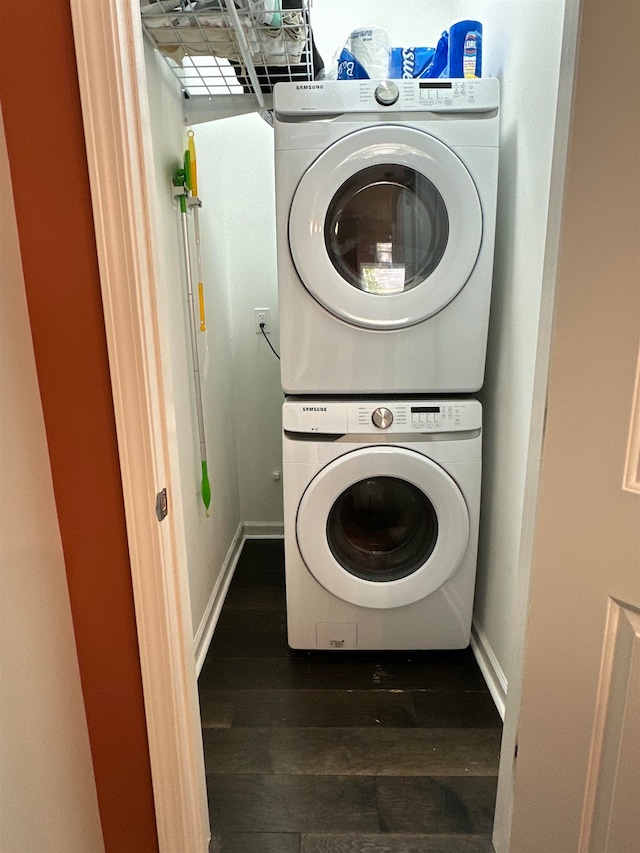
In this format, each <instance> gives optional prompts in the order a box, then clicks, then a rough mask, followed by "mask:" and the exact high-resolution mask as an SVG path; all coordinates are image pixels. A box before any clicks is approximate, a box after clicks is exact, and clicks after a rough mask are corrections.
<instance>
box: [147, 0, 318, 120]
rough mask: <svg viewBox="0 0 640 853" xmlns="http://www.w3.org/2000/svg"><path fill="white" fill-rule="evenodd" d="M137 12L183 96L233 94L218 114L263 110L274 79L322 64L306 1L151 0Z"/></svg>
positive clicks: (301, 74)
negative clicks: (314, 40) (316, 48)
mask: <svg viewBox="0 0 640 853" xmlns="http://www.w3.org/2000/svg"><path fill="white" fill-rule="evenodd" d="M281 5H282V6H285V7H292V8H284V9H281V8H280V6H281ZM141 11H142V26H143V30H144V32H145V34H146V35H147V37H148V38H149V39H150V40H151V42H152V44H153V45H154V47H155V48H156V49H157V50H158V51H159V52H160V53H161V54H162V55H163V56H164V58H165V60H166V61H167V64H168V65H169V67H170V68H171V70H172V72H173V73H174V75H175V76H176V78H177V79H178V81H179V83H180V85H181V86H182V88H183V90H184V93H185V96H186V97H187V98H189V99H198V98H199V97H201V96H204V97H205V98H207V99H211V98H212V97H217V96H225V97H227V98H228V97H229V96H233V97H232V99H231V100H232V101H233V105H231V102H229V104H227V106H226V107H224V106H222V112H223V113H224V114H225V115H229V114H235V113H239V112H247V111H252V110H254V109H257V110H262V109H267V108H269V107H270V106H271V98H270V95H271V93H272V91H273V87H274V85H275V84H276V83H277V82H279V81H282V80H285V81H293V82H295V81H307V80H313V79H314V77H315V74H316V73H317V72H318V71H319V70H320V68H321V67H322V60H320V58H319V57H318V55H317V53H316V51H315V47H314V46H313V40H312V36H311V28H310V25H309V0H288V2H287V0H284V2H282V4H281V3H280V2H279V1H278V2H274V0H195V2H188V0H182V2H181V3H180V2H179V0H156V2H149V3H147V5H143V6H142V9H141ZM318 66H319V67H318ZM243 96H245V97H243ZM246 96H249V98H248V99H247V97H246ZM245 102H247V103H246V104H245ZM210 103H211V102H210V101H209V104H210ZM218 106H219V107H220V106H221V105H220V104H218ZM214 109H215V107H214ZM200 120H203V119H200Z"/></svg>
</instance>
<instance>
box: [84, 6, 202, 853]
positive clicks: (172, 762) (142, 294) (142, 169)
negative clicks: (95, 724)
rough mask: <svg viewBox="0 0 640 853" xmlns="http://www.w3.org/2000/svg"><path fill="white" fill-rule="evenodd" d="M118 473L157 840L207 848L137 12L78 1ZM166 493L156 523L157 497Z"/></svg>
mask: <svg viewBox="0 0 640 853" xmlns="http://www.w3.org/2000/svg"><path fill="white" fill-rule="evenodd" d="M70 7H71V14H72V20H73V29H74V37H75V42H76V60H77V66H78V79H79V84H80V94H81V101H82V112H83V119H84V128H85V143H86V148H87V160H88V164H89V177H90V183H91V195H92V205H93V214H94V226H95V234H96V246H97V252H98V263H99V269H100V279H101V288H102V299H103V306H104V316H105V326H106V334H107V346H108V352H109V364H110V370H111V384H112V390H113V400H114V411H115V419H116V429H117V436H118V447H119V454H120V468H121V473H122V483H123V493H124V504H125V515H126V523H127V535H128V540H129V550H130V561H131V575H132V581H133V593H134V604H135V612H136V622H137V629H138V643H139V648H140V667H141V674H142V685H143V692H144V702H145V713H146V718H147V729H148V735H149V755H150V763H151V775H152V782H153V794H154V801H155V811H156V823H157V830H158V840H159V846H160V851H162V853H173V851H176V850H185V851H186V850H189V851H194V853H196V851H202V853H205V851H207V850H208V846H209V836H210V831H209V814H208V806H207V791H206V780H205V772H204V754H203V748H202V733H201V728H200V712H199V705H198V694H197V676H196V664H195V659H194V653H193V636H192V627H191V624H192V623H191V609H190V603H189V589H188V578H187V570H186V556H185V543H184V534H183V532H182V517H181V511H180V508H179V506H178V505H177V503H176V505H175V506H174V505H173V504H172V501H171V495H172V493H173V489H172V471H174V470H176V464H175V460H176V455H177V448H176V447H175V443H172V441H171V439H170V430H169V425H170V423H171V418H172V414H171V411H170V408H169V406H168V402H167V400H166V398H165V388H166V387H168V386H167V385H165V383H168V381H169V380H168V375H169V374H168V370H167V369H166V367H165V366H164V365H163V361H162V351H161V339H160V334H159V322H158V312H157V305H156V302H155V279H156V275H155V271H156V269H157V260H156V258H155V255H154V246H153V241H152V238H151V235H152V234H153V233H154V232H155V227H154V225H155V223H154V218H153V190H152V187H153V183H152V179H151V163H152V147H151V138H150V122H149V120H148V116H147V112H146V93H144V91H143V86H142V83H141V79H143V78H141V69H143V68H144V54H143V44H142V34H141V28H140V23H139V15H140V9H139V5H138V3H137V2H130V0H104V2H95V0H70ZM163 488H166V489H167V494H168V497H169V506H168V509H169V511H168V514H167V515H166V517H165V518H164V519H163V520H162V521H161V522H160V521H159V517H158V516H157V515H156V496H157V495H158V493H160V492H161V490H162V489H163Z"/></svg>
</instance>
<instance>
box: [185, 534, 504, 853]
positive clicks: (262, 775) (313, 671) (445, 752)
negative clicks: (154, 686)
mask: <svg viewBox="0 0 640 853" xmlns="http://www.w3.org/2000/svg"><path fill="white" fill-rule="evenodd" d="M199 689H200V705H201V714H202V730H203V739H204V748H205V762H206V770H207V786H208V794H209V811H210V815H211V826H212V831H213V833H214V835H213V839H212V842H211V847H210V851H211V853H214V851H215V853H488V851H491V849H492V847H491V842H490V836H491V828H492V824H493V808H494V802H495V793H496V781H497V773H498V753H499V748H500V736H501V722H500V717H499V716H498V713H497V712H496V709H495V707H494V705H493V702H492V700H491V697H490V695H489V692H488V690H487V688H486V685H485V683H484V680H483V678H482V676H481V674H480V671H479V670H478V667H477V664H476V662H475V659H474V657H473V654H472V653H471V651H470V650H468V649H467V650H464V651H461V652H360V653H353V652H347V653H340V652H292V651H291V650H290V649H289V648H288V646H287V642H286V627H285V600H284V558H283V543H282V541H281V540H277V539H263V540H249V541H247V542H246V543H245V546H244V549H243V552H242V555H241V558H240V562H239V564H238V568H237V570H236V573H235V576H234V578H233V581H232V583H231V587H230V589H229V593H228V596H227V599H226V601H225V603H224V606H223V609H222V613H221V615H220V619H219V621H218V625H217V628H216V633H215V636H214V639H213V642H212V644H211V648H210V650H209V653H208V655H207V659H206V661H205V663H204V666H203V669H202V673H201V675H200V681H199Z"/></svg>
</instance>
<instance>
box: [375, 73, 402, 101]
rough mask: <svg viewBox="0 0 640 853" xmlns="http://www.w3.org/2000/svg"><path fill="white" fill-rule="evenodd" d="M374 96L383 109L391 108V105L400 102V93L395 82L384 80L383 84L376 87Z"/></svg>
mask: <svg viewBox="0 0 640 853" xmlns="http://www.w3.org/2000/svg"><path fill="white" fill-rule="evenodd" d="M374 96H375V99H376V101H377V102H378V103H379V104H381V105H382V106H383V107H390V106H391V104H395V102H396V101H397V100H398V98H399V97H400V92H399V91H398V87H397V86H396V84H395V83H394V82H393V80H383V81H382V83H379V84H378V85H377V86H376V90H375V92H374Z"/></svg>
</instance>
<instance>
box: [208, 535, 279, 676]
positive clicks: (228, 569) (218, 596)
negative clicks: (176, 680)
mask: <svg viewBox="0 0 640 853" xmlns="http://www.w3.org/2000/svg"><path fill="white" fill-rule="evenodd" d="M283 536H284V525H283V524H282V522H277V521H275V522H270V521H243V522H240V524H239V525H238V529H237V530H236V532H235V535H234V537H233V539H232V540H231V545H229V550H228V551H227V554H226V556H225V558H224V560H223V563H222V567H221V569H220V574H219V575H218V579H217V581H216V583H215V585H214V587H213V591H212V593H211V597H210V598H209V601H208V602H207V606H206V608H205V611H204V614H203V616H202V619H201V621H200V625H199V626H198V630H197V631H196V635H195V637H194V639H193V648H194V654H195V659H196V673H197V674H198V675H200V670H201V669H202V665H203V664H204V659H205V658H206V656H207V652H208V651H209V646H210V645H211V640H212V638H213V632H214V631H215V628H216V625H217V623H218V619H219V617H220V611H221V610H222V605H223V604H224V600H225V598H226V595H227V591H228V589H229V584H230V583H231V578H232V577H233V573H234V572H235V570H236V566H237V565H238V560H239V558H240V554H241V552H242V546H243V545H244V542H245V540H246V539H281V538H282V537H283Z"/></svg>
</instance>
